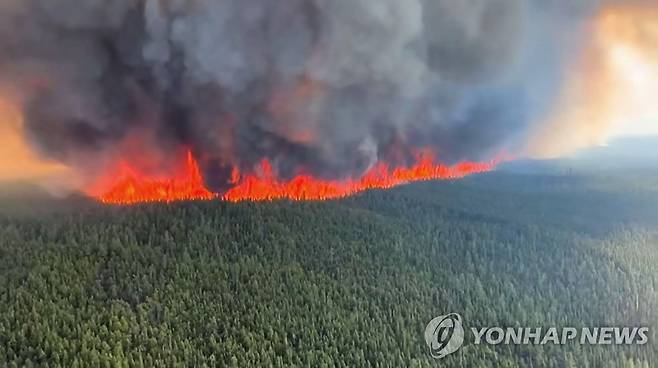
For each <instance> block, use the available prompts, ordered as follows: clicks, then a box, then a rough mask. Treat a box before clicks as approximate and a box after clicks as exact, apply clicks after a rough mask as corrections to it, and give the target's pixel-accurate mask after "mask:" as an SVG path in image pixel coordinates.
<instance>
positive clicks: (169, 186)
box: [94, 152, 498, 205]
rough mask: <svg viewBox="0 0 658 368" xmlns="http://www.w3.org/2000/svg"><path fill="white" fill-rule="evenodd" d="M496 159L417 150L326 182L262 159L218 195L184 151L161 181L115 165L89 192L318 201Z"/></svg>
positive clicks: (143, 197) (483, 168)
mask: <svg viewBox="0 0 658 368" xmlns="http://www.w3.org/2000/svg"><path fill="white" fill-rule="evenodd" d="M497 163H498V160H492V161H491V162H485V163H477V162H463V163H459V164H457V165H454V166H446V165H441V164H438V163H436V162H435V160H434V157H433V155H432V154H431V153H430V152H422V153H420V154H419V155H418V156H417V160H416V163H415V164H414V165H412V166H410V167H405V168H391V167H390V166H389V165H387V164H386V163H379V164H377V165H375V166H374V167H373V168H372V169H370V170H369V171H368V172H367V173H366V174H365V175H364V176H363V177H361V178H360V179H349V180H336V181H331V180H322V179H318V178H314V177H313V176H311V175H298V176H296V177H294V178H293V179H291V180H280V179H279V178H277V176H276V174H275V173H274V170H273V168H272V165H271V164H270V162H269V161H267V160H263V161H262V162H261V164H260V167H259V170H257V171H258V174H252V173H249V174H242V173H240V172H239V171H238V170H237V169H234V171H233V176H232V181H233V184H234V186H233V187H232V188H231V189H230V190H229V191H228V192H226V193H225V194H224V195H218V194H215V193H212V192H211V191H209V190H208V189H207V188H206V187H205V185H204V182H203V176H202V174H201V171H200V169H199V166H198V164H197V162H196V160H195V159H194V158H193V156H192V154H191V153H188V154H187V159H186V161H185V165H184V166H185V167H184V170H181V171H180V172H179V173H178V174H177V175H176V176H175V177H172V178H167V179H152V178H149V177H148V176H147V175H144V174H142V173H140V172H139V171H137V170H135V169H134V168H132V167H130V165H127V164H125V163H124V164H122V165H120V173H119V174H118V175H115V176H114V177H115V178H118V179H116V180H115V181H114V183H113V184H112V185H110V186H109V188H110V189H109V190H105V191H102V192H101V194H100V195H97V194H96V195H94V196H95V197H96V198H98V199H99V200H100V201H101V202H103V203H107V204H122V205H129V204H137V203H143V202H173V201H184V200H212V199H221V200H225V201H229V202H240V201H271V200H278V199H289V200H295V201H318V200H328V199H336V198H342V197H347V196H350V195H354V194H356V193H359V192H363V191H366V190H370V189H387V188H392V187H395V186H398V185H402V184H405V183H410V182H414V181H427V180H435V179H458V178H462V177H464V176H467V175H470V174H476V173H483V172H487V171H490V170H492V169H493V168H494V167H495V166H496V165H497ZM106 187H107V186H106ZM97 191H98V189H97Z"/></svg>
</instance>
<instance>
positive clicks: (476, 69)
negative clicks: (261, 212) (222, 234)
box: [0, 0, 602, 191]
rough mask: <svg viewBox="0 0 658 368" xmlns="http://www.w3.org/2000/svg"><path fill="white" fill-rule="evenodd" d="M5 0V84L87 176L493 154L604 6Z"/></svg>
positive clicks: (0, 71) (531, 121)
mask: <svg viewBox="0 0 658 368" xmlns="http://www.w3.org/2000/svg"><path fill="white" fill-rule="evenodd" d="M572 3H574V2H571V1H566V0H564V1H562V0H558V1H552V2H546V1H539V0H536V1H523V0H470V1H454V0H377V1H372V0H279V1H271V0H249V1H245V0H85V1H79V0H4V1H2V3H1V4H0V49H2V50H3V51H2V53H1V54H0V86H1V87H2V88H3V89H6V90H9V91H11V93H12V95H13V96H16V97H15V99H16V100H17V103H18V104H19V105H20V107H21V109H22V114H23V119H24V134H25V135H26V137H27V139H29V141H30V143H31V144H32V145H33V147H35V149H36V150H38V152H39V153H40V154H41V155H43V156H45V157H48V158H51V159H54V160H56V161H58V162H61V163H64V164H66V165H69V166H73V167H76V168H78V169H79V170H80V171H82V172H86V173H89V175H90V176H94V175H97V173H98V172H100V171H102V170H103V168H104V167H105V166H106V165H108V164H109V163H112V162H116V160H117V159H119V158H121V159H129V160H131V161H132V162H133V163H134V164H136V165H140V164H142V165H144V166H147V165H151V166H156V167H155V168H151V169H161V167H157V166H163V165H164V166H166V163H167V162H170V161H171V159H172V157H175V156H180V154H181V151H183V150H187V149H190V150H192V152H193V154H194V156H195V158H196V159H197V160H198V161H199V163H200V165H201V167H202V170H203V171H204V177H205V179H206V181H207V185H208V186H209V187H211V189H213V190H216V191H223V190H226V189H227V188H228V186H230V183H229V182H230V173H231V169H232V168H233V167H237V168H240V170H243V171H249V170H252V169H253V167H254V166H255V165H256V164H257V163H258V162H260V160H262V159H263V158H267V159H268V160H269V161H270V162H272V164H273V166H274V168H275V170H276V172H277V173H278V175H280V176H281V177H284V178H285V177H290V176H293V175H295V174H296V173H298V172H299V171H300V170H303V171H304V172H309V173H311V174H313V175H316V176H318V177H321V178H344V177H356V176H359V175H360V174H362V173H363V172H365V171H366V170H367V169H368V168H370V167H371V166H372V165H373V164H374V163H375V162H377V161H378V160H385V161H387V162H391V163H393V164H404V163H405V162H407V161H408V160H410V157H412V156H413V153H414V152H415V150H417V149H419V148H424V147H430V148H433V149H434V151H435V152H436V153H437V155H438V157H439V158H440V159H441V160H442V161H444V162H446V163H452V162H456V161H458V160H478V159H483V158H490V157H491V155H493V154H495V153H498V152H500V150H501V149H508V150H515V149H516V148H518V147H522V146H523V144H524V142H525V141H526V140H527V138H528V136H529V134H530V133H531V132H534V131H535V130H536V128H537V127H536V124H537V122H538V121H541V120H542V119H539V117H540V116H543V115H544V114H546V113H547V111H548V110H549V109H550V108H551V107H552V105H553V100H555V98H556V97H557V96H558V94H559V90H560V86H561V84H562V82H563V79H564V78H565V73H564V67H565V65H568V62H567V61H568V59H569V55H573V54H574V53H576V52H577V50H578V48H579V47H580V46H581V45H582V43H583V42H584V41H583V40H584V39H586V38H587V30H586V28H587V27H586V22H585V20H587V19H588V18H589V17H591V16H592V15H593V14H595V12H596V11H597V9H598V8H599V7H600V6H601V5H602V4H601V2H597V1H590V2H577V3H578V5H573V4H572Z"/></svg>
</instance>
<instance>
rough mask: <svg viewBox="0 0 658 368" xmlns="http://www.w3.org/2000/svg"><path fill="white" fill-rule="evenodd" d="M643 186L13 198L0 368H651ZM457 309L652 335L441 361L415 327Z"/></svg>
mask: <svg viewBox="0 0 658 368" xmlns="http://www.w3.org/2000/svg"><path fill="white" fill-rule="evenodd" d="M639 177H640V179H637V180H634V181H633V183H634V184H633V185H632V188H630V187H629V186H630V184H629V181H628V180H627V179H626V177H625V175H622V174H619V175H617V176H613V177H612V179H611V178H610V177H606V178H607V179H602V178H600V177H596V176H591V175H588V176H577V175H571V174H568V173H567V174H556V175H523V174H514V173H509V172H499V173H492V174H487V175H482V176H477V177H470V178H467V179H465V180H461V181H454V182H428V183H421V184H414V185H409V186H406V187H402V188H397V189H394V190H390V191H374V192H369V193H365V194H363V195H360V196H357V197H354V198H348V199H344V200H339V201H330V202H321V203H289V202H274V203H240V204H230V203H222V202H199V203H176V204H171V205H164V204H153V205H142V206H136V207H103V206H100V205H96V204H90V203H86V202H85V201H80V200H75V201H72V202H67V201H63V202H57V204H55V203H47V204H46V203H45V202H44V203H43V206H41V205H40V203H41V202H39V201H32V202H30V209H29V210H27V209H21V210H20V211H18V210H14V209H15V207H16V205H15V203H14V202H9V201H7V199H5V202H4V203H5V204H4V207H3V211H2V213H3V214H2V215H0V285H2V287H1V288H0V366H8V367H22V366H28V367H29V366H48V367H153V366H157V367H188V366H197V367H215V366H217V367H219V366H229V367H257V366H264V367H269V366H273V367H280V366H300V367H333V366H338V367H435V366H437V365H439V364H440V366H444V367H451V366H453V367H458V366H464V367H653V366H656V365H657V364H658V341H657V340H656V337H657V336H656V331H657V328H658V190H657V189H656V188H658V186H654V185H653V183H658V180H657V178H658V173H653V174H641V175H639ZM615 178H616V179H615ZM640 182H641V183H644V184H641V183H640ZM635 184H637V185H635ZM10 207H11V208H10ZM450 312H457V313H460V314H461V315H462V316H463V317H464V321H465V326H466V327H467V328H469V327H479V326H496V325H500V326H511V327H514V326H529V327H532V326H537V327H540V326H557V327H561V326H575V327H581V326H592V327H598V326H641V325H648V326H650V327H651V328H652V330H651V331H650V336H649V343H648V344H647V345H644V346H588V345H579V344H577V343H572V344H566V345H557V346H555V345H543V346H513V345H500V346H488V345H475V344H473V342H472V338H471V337H470V336H467V339H466V343H465V344H464V346H463V347H462V349H461V350H459V351H458V352H456V353H455V354H452V355H450V356H448V357H446V358H445V359H443V360H441V361H440V362H439V363H437V362H436V361H435V360H434V359H432V358H431V357H430V355H429V353H428V349H427V347H426V345H425V341H424V338H423V331H424V329H425V326H426V325H427V323H428V322H429V321H430V320H431V319H432V318H434V317H436V316H438V315H442V314H446V313H450Z"/></svg>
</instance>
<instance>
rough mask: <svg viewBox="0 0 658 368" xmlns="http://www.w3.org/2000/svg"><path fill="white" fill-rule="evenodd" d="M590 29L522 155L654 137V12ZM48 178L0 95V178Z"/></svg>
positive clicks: (50, 165) (605, 15)
mask: <svg viewBox="0 0 658 368" xmlns="http://www.w3.org/2000/svg"><path fill="white" fill-rule="evenodd" d="M649 3H650V4H655V2H649ZM0 10H1V9H0ZM590 27H591V33H592V36H591V37H590V39H589V41H588V42H587V44H586V45H585V47H583V50H582V53H581V54H579V55H575V56H574V60H573V63H572V65H570V66H569V68H568V71H567V76H566V83H565V84H564V86H563V87H562V88H561V93H560V98H558V99H557V101H556V103H555V105H554V106H552V108H551V109H550V110H551V111H550V112H549V113H548V114H547V115H546V116H545V117H543V119H545V120H546V121H545V122H544V123H542V124H537V126H539V127H541V128H540V129H538V131H537V132H536V134H535V135H534V137H533V138H532V139H530V140H529V143H528V148H527V154H528V155H529V156H533V157H541V158H550V157H559V156H562V155H565V154H568V153H570V152H573V151H574V150H577V149H580V148H586V147H590V146H599V145H603V144H605V143H606V142H608V141H610V140H613V139H615V138H619V137H628V136H635V137H646V136H654V135H655V136H658V7H657V6H653V5H650V6H645V7H639V6H619V5H614V6H608V7H605V8H603V9H602V10H601V11H600V12H599V13H598V14H596V16H595V17H594V18H593V19H592V22H591V25H590ZM56 176H59V177H69V178H70V177H72V176H73V174H72V172H71V170H69V169H67V168H66V167H65V166H63V165H61V164H58V163H55V162H52V161H49V160H46V159H44V158H43V156H41V155H39V153H38V152H36V150H35V149H34V147H33V146H32V145H31V144H29V143H28V140H26V139H25V137H24V132H23V129H22V117H21V112H20V109H19V108H17V104H15V103H12V99H11V98H10V97H9V95H8V94H3V93H2V91H0V181H6V180H21V179H34V178H43V177H56Z"/></svg>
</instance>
